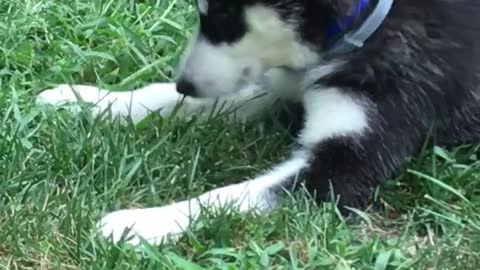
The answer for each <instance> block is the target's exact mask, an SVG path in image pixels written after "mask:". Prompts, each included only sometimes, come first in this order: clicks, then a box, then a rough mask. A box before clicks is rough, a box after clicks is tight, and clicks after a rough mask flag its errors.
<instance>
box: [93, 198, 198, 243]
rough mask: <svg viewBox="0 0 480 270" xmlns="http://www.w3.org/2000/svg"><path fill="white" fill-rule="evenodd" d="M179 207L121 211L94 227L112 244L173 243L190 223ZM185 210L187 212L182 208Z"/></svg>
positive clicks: (176, 205) (105, 218) (103, 219)
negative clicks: (120, 242) (170, 241)
mask: <svg viewBox="0 0 480 270" xmlns="http://www.w3.org/2000/svg"><path fill="white" fill-rule="evenodd" d="M178 205H179V204H173V205H169V206H165V207H157V208H147V209H132V210H120V211H116V212H112V213H110V214H108V215H106V216H105V217H103V218H102V219H101V220H100V221H99V222H98V224H97V228H98V230H99V232H100V234H101V235H102V236H103V237H105V238H107V239H110V237H111V240H112V241H113V242H115V243H116V242H119V241H121V240H124V241H125V242H127V243H129V244H132V245H139V244H140V242H141V239H143V240H144V241H146V242H148V243H149V244H151V245H159V244H161V243H162V242H165V241H167V240H176V239H178V238H179V237H180V236H181V235H182V233H183V232H184V231H185V230H186V228H187V227H188V225H189V223H190V219H189V218H188V214H187V213H186V211H182V209H180V208H182V207H180V208H179V207H178ZM183 210H187V211H188V208H187V209H183Z"/></svg>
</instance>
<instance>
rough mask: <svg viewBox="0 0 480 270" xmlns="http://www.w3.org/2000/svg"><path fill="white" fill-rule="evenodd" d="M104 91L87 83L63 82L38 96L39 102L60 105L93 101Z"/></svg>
mask: <svg viewBox="0 0 480 270" xmlns="http://www.w3.org/2000/svg"><path fill="white" fill-rule="evenodd" d="M102 92H103V90H100V89H98V88H96V87H92V86H86V85H66V84H62V85H59V86H57V87H55V88H52V89H49V90H45V91H43V92H41V93H40V94H39V95H38V96H37V100H36V101H37V104H49V105H54V106H60V105H64V104H67V103H74V102H78V101H80V100H82V101H85V102H93V101H95V100H97V99H98V97H99V95H100V94H101V93H102Z"/></svg>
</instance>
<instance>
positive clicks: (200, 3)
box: [196, 0, 208, 14]
mask: <svg viewBox="0 0 480 270" xmlns="http://www.w3.org/2000/svg"><path fill="white" fill-rule="evenodd" d="M196 2H197V8H198V11H199V12H200V13H201V14H207V12H208V0H196Z"/></svg>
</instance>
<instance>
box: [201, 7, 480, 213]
mask: <svg viewBox="0 0 480 270" xmlns="http://www.w3.org/2000/svg"><path fill="white" fill-rule="evenodd" d="M218 1H222V2H225V1H223V0H210V3H211V4H212V5H215V2H218ZM255 3H262V4H265V5H269V6H271V7H273V8H275V9H277V10H278V12H279V13H280V14H281V15H282V16H283V17H285V18H290V19H291V18H295V20H296V21H297V23H298V29H297V30H298V31H299V33H300V35H301V38H302V39H304V41H305V43H308V44H310V46H312V47H314V48H316V50H317V51H318V52H319V53H320V54H321V53H322V51H323V50H324V49H325V47H326V45H327V44H326V41H325V40H324V37H323V33H324V32H323V31H324V28H325V26H326V25H327V23H329V22H330V21H331V20H334V19H335V18H338V17H341V15H342V13H344V12H346V11H347V10H349V8H350V7H352V5H353V4H354V3H355V1H354V0H298V1H294V0H245V1H241V0H229V1H228V4H227V3H224V4H222V9H223V10H225V9H224V8H225V6H226V5H230V7H231V8H232V9H231V11H232V12H228V14H230V15H229V16H239V15H238V14H239V13H238V12H234V9H237V10H238V9H241V8H243V7H245V6H247V5H252V4H255ZM374 4H375V1H371V4H370V9H368V10H367V11H366V12H367V13H368V12H370V10H371V8H372V6H373V5H374ZM293 7H295V8H293ZM228 10H230V9H227V11H228ZM233 14H237V15H233ZM367 15H368V14H367ZM479 15H480V2H478V1H477V0H397V1H395V2H394V6H393V8H392V10H391V12H390V14H389V15H388V17H387V19H386V21H385V22H384V23H383V25H382V26H381V28H380V29H379V30H378V31H377V32H376V33H375V34H374V36H372V37H371V38H370V39H369V40H368V41H367V42H366V44H365V46H364V47H362V48H361V49H359V50H357V51H355V52H352V53H351V54H348V55H345V56H342V57H341V59H335V60H343V61H345V63H346V64H344V65H343V66H342V68H341V69H340V70H339V71H337V72H335V73H333V74H330V75H329V76H327V77H322V78H318V80H317V81H316V82H315V83H314V84H312V85H311V86H309V87H310V88H311V89H308V90H316V89H318V90H316V91H321V89H322V88H325V87H338V88H340V89H343V91H344V92H345V93H347V94H349V95H351V96H353V97H359V98H362V99H366V100H368V101H369V102H370V103H371V104H374V108H375V109H374V110H372V112H371V113H370V115H369V121H370V122H369V124H370V131H369V132H367V133H366V134H364V135H363V136H362V137H361V138H353V137H352V138H351V137H339V138H334V139H330V140H328V141H324V142H322V143H321V144H319V145H318V146H317V147H316V149H315V158H314V160H313V161H312V165H311V167H310V169H309V170H308V172H307V187H308V188H309V190H310V191H311V192H312V193H315V194H317V196H318V198H320V199H325V198H326V196H327V195H328V193H329V188H330V183H331V185H332V186H333V189H334V192H335V193H336V194H337V195H340V196H339V201H340V204H341V205H349V206H365V205H366V203H367V201H368V197H369V194H371V191H372V190H373V189H374V188H375V187H376V186H377V185H378V184H380V183H381V182H382V181H384V180H385V179H387V178H389V177H391V176H392V175H393V174H395V173H396V172H397V171H398V169H399V168H400V166H401V165H402V164H404V163H405V162H406V161H407V160H408V159H409V158H410V157H411V156H413V155H415V154H416V153H417V151H418V149H419V148H420V147H421V146H422V144H423V143H424V141H425V139H426V137H427V135H428V134H429V131H431V130H433V131H434V134H433V135H435V136H436V137H437V141H438V142H439V143H442V144H453V143H464V142H471V141H474V140H478V138H479V134H480V105H479V100H480V20H479V19H478V16H479ZM218 16H227V15H226V14H223V15H218ZM364 16H366V15H365V14H363V16H362V17H360V18H359V19H358V22H357V24H355V25H358V23H360V22H361V21H362V20H363V18H364ZM232 18H234V17H232ZM227 21H228V20H227ZM232 21H237V19H236V17H235V18H234V19H233V20H232ZM207 23H208V24H210V25H211V24H217V25H220V24H221V23H220V22H213V21H207V20H205V19H201V24H207ZM229 26H231V27H233V28H234V29H236V30H238V31H237V32H235V31H231V29H229V31H228V32H235V33H236V34H237V36H229V35H227V34H225V33H226V32H225V33H224V32H222V31H210V30H206V29H207V28H208V27H205V28H202V27H201V29H202V31H203V32H204V34H205V36H206V37H207V38H209V39H211V40H212V41H214V42H216V43H218V42H222V41H225V42H231V41H234V40H237V39H239V38H241V35H243V33H245V32H246V31H247V30H248V29H246V28H245V27H246V26H245V25H241V24H238V23H234V24H228V26H223V25H222V26H217V27H229ZM213 33H216V34H213ZM319 65H320V64H319ZM333 117H334V116H333Z"/></svg>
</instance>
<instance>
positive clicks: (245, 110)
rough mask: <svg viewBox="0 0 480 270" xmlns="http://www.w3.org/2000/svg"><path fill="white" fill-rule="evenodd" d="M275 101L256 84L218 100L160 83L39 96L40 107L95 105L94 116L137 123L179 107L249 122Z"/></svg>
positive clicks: (67, 89)
mask: <svg viewBox="0 0 480 270" xmlns="http://www.w3.org/2000/svg"><path fill="white" fill-rule="evenodd" d="M274 101H275V98H274V97H272V96H270V95H269V94H267V93H266V92H263V89H262V87H261V86H260V85H256V84H252V85H250V86H247V87H245V88H243V89H241V90H240V91H239V92H237V93H236V94H235V95H231V96H226V97H222V98H218V99H212V98H192V97H185V96H183V95H181V94H179V93H178V92H177V91H176V87H175V84H174V83H156V84H151V85H148V86H146V87H143V88H140V89H138V90H134V91H128V92H111V91H107V90H103V89H100V88H97V87H94V86H86V85H60V86H58V87H55V88H53V89H50V90H46V91H44V92H42V93H40V94H39V95H38V96H37V103H38V104H50V105H54V106H57V107H59V106H62V107H65V105H66V108H76V107H75V106H73V104H72V103H78V102H84V103H88V104H91V105H92V106H93V107H92V112H93V113H94V114H98V113H101V112H103V111H106V110H109V111H110V112H111V114H112V115H113V116H114V117H121V118H125V117H130V118H131V119H132V121H133V122H134V123H137V122H139V121H141V120H142V119H144V118H145V117H147V116H148V115H149V114H150V113H152V112H159V113H160V114H161V115H162V116H169V115H170V114H171V113H172V112H173V111H174V110H175V109H176V108H177V105H179V102H181V103H182V104H181V106H180V107H178V109H179V110H178V112H177V113H178V115H179V116H180V117H189V116H192V115H195V116H197V117H198V116H200V117H201V116H209V115H210V114H211V113H212V111H214V110H215V109H216V108H217V109H218V110H215V111H216V112H220V111H229V110H237V111H238V116H240V117H239V118H240V119H246V118H249V117H251V116H253V115H255V114H257V113H258V112H260V111H262V110H264V109H265V108H266V107H268V106H269V105H271V104H272V103H273V102H274Z"/></svg>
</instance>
